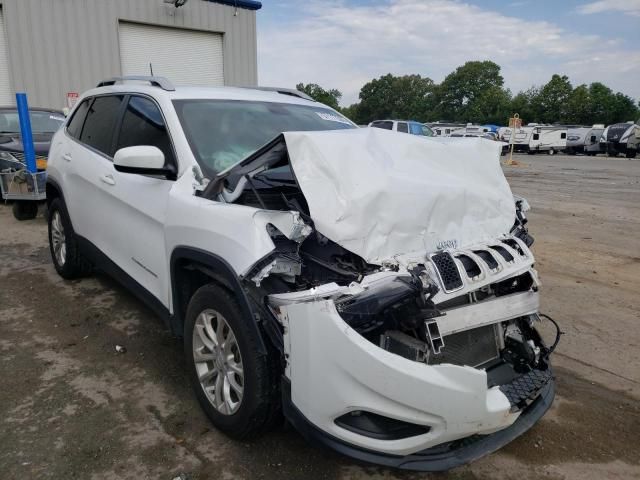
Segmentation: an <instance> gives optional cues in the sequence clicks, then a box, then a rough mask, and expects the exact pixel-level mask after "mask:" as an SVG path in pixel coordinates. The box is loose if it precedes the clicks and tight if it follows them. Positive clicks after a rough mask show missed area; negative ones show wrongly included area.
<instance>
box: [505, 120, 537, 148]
mask: <svg viewBox="0 0 640 480" xmlns="http://www.w3.org/2000/svg"><path fill="white" fill-rule="evenodd" d="M534 128H535V127H533V126H531V125H527V126H526V127H520V128H505V129H504V130H503V131H502V133H501V135H502V138H501V140H502V141H504V142H507V143H509V144H513V151H514V152H517V153H524V152H529V142H530V141H531V137H532V135H533V129H534ZM512 136H513V139H512V138H511V137H512Z"/></svg>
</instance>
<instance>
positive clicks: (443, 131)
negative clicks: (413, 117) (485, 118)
mask: <svg viewBox="0 0 640 480" xmlns="http://www.w3.org/2000/svg"><path fill="white" fill-rule="evenodd" d="M423 125H425V126H427V127H429V128H430V129H431V130H433V133H435V135H436V137H448V136H450V135H451V134H452V133H453V132H454V131H456V130H460V129H461V128H465V127H466V126H467V124H466V123H451V122H432V123H424V124H423Z"/></svg>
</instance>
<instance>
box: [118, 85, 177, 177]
mask: <svg viewBox="0 0 640 480" xmlns="http://www.w3.org/2000/svg"><path fill="white" fill-rule="evenodd" d="M136 145H151V146H153V147H158V148H159V149H160V150H161V151H162V153H164V159H165V165H173V164H175V158H174V155H173V149H172V148H171V141H170V140H169V134H168V132H167V127H166V125H165V124H164V119H163V118H162V113H161V112H160V109H159V108H158V106H157V105H156V104H155V103H154V102H153V101H152V100H150V99H148V98H145V97H136V96H132V97H131V98H130V100H129V104H128V105H127V109H126V110H125V112H124V117H123V119H122V127H120V134H119V135H118V143H117V146H116V150H119V149H121V148H125V147H133V146H136Z"/></svg>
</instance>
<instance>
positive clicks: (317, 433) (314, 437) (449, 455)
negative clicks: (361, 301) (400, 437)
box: [282, 380, 555, 472]
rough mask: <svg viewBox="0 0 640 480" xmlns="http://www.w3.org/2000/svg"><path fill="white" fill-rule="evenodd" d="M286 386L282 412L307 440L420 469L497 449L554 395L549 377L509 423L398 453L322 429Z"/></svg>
mask: <svg viewBox="0 0 640 480" xmlns="http://www.w3.org/2000/svg"><path fill="white" fill-rule="evenodd" d="M290 387H291V386H290V383H289V382H288V381H284V382H283V388H282V392H283V408H284V413H285V415H286V417H287V419H288V420H289V421H290V422H291V423H292V424H293V426H294V427H295V428H296V429H297V430H298V431H299V432H300V433H301V434H302V435H303V436H304V437H305V438H306V439H307V441H309V442H310V443H315V444H319V445H322V446H325V447H329V448H332V449H334V450H336V451H337V452H340V453H342V454H343V455H347V456H350V457H353V458H356V459H358V460H362V461H365V462H369V463H375V464H379V465H385V466H388V467H394V468H401V469H405V470H417V471H423V472H440V471H445V470H450V469H452V468H455V467H458V466H461V465H464V464H467V463H469V462H473V461H474V460H477V459H479V458H482V457H484V456H485V455H488V454H490V453H492V452H495V451H497V450H499V449H500V448H502V447H503V446H505V445H507V444H508V443H510V442H511V441H513V440H514V439H516V438H517V437H519V436H520V435H522V434H523V433H524V432H526V431H527V430H529V429H530V428H531V427H532V426H533V425H534V424H535V423H536V422H537V421H538V420H539V419H540V418H541V417H542V416H543V415H544V414H545V413H546V412H547V410H549V408H550V407H551V404H552V403H553V399H554V397H555V383H554V381H553V380H551V381H550V382H549V383H547V384H546V386H545V387H544V388H543V390H542V391H541V392H540V394H539V396H538V397H537V398H536V399H535V401H534V402H533V403H532V404H531V405H529V406H528V407H527V408H526V409H525V410H524V411H523V412H522V413H521V414H520V416H519V417H518V419H517V420H516V421H515V422H514V423H513V424H512V425H511V426H509V427H507V428H505V429H503V430H499V431H497V432H495V433H492V434H490V435H474V436H471V437H467V438H464V439H461V440H454V441H450V442H446V443H443V444H440V445H437V446H435V447H431V448H428V449H425V450H422V451H419V452H416V453H413V454H410V455H405V456H399V455H389V454H384V453H380V452H375V451H371V450H367V449H364V448H359V447H357V446H355V445H351V444H348V443H346V442H344V441H342V440H340V439H338V438H336V437H333V436H331V435H329V434H327V433H326V432H323V431H322V430H320V429H319V428H317V427H316V426H314V425H313V424H312V423H311V422H310V421H309V420H307V419H306V418H305V417H304V415H303V414H302V413H301V412H300V410H298V409H297V408H296V406H295V405H294V404H293V402H292V401H291V388H290Z"/></svg>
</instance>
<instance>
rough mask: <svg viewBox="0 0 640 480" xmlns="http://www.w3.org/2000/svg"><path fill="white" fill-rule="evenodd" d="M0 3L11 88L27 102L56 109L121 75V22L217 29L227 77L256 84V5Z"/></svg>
mask: <svg viewBox="0 0 640 480" xmlns="http://www.w3.org/2000/svg"><path fill="white" fill-rule="evenodd" d="M0 4H1V5H2V11H3V14H4V24H5V30H6V35H7V39H8V51H7V53H8V56H9V70H10V75H11V86H12V90H13V91H14V92H15V91H26V92H27V94H28V95H29V104H30V105H32V106H46V107H55V108H62V107H63V106H64V105H65V101H66V94H67V92H69V91H77V92H82V91H84V90H87V89H88V88H91V87H94V86H95V85H96V84H97V83H98V82H99V81H100V80H103V79H105V78H108V77H112V76H115V75H120V74H121V67H120V53H119V40H118V22H119V21H130V22H140V23H146V24H151V25H166V26H175V27H182V28H190V29H195V30H204V31H213V32H220V33H223V45H224V76H225V79H224V80H225V84H226V85H255V84H256V83H257V77H258V73H257V52H256V12H255V11H251V10H246V9H242V8H239V9H237V10H236V9H235V8H234V7H230V6H225V5H220V4H216V3H211V2H207V1H203V0H190V1H189V2H187V4H186V5H185V6H184V7H181V8H177V9H176V8H175V7H173V6H171V5H167V4H164V3H163V0H0ZM236 12H237V15H234V13H236ZM188 55H189V52H188V51H185V56H188Z"/></svg>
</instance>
